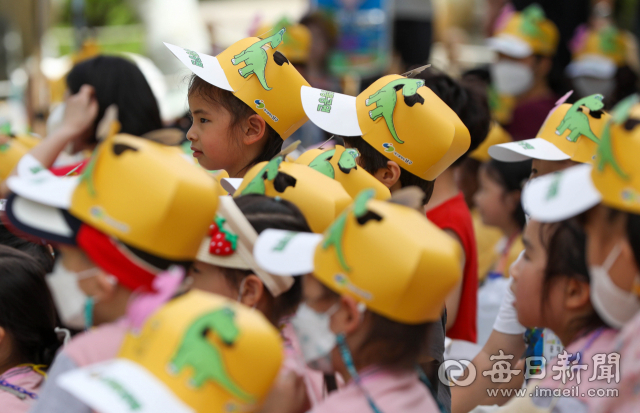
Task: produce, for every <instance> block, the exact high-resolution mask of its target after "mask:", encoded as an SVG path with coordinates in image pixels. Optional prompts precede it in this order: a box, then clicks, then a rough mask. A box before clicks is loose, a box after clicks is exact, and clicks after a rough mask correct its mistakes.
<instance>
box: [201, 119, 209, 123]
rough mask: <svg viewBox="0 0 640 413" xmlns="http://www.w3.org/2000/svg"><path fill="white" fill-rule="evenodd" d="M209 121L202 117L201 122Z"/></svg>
mask: <svg viewBox="0 0 640 413" xmlns="http://www.w3.org/2000/svg"><path fill="white" fill-rule="evenodd" d="M207 122H209V121H208V120H207V119H205V118H200V123H207Z"/></svg>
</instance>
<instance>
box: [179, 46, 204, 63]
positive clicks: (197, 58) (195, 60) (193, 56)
mask: <svg viewBox="0 0 640 413" xmlns="http://www.w3.org/2000/svg"><path fill="white" fill-rule="evenodd" d="M184 51H185V52H187V55H188V56H189V58H190V59H191V64H192V65H194V66H198V67H201V68H203V67H204V66H202V60H201V59H200V55H199V54H198V53H196V52H194V51H193V50H189V49H184Z"/></svg>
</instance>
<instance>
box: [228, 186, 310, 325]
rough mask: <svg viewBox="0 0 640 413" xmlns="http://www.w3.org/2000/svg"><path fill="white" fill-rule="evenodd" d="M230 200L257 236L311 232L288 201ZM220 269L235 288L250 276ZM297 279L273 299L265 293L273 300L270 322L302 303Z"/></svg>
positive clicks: (247, 197)
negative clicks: (276, 231)
mask: <svg viewBox="0 0 640 413" xmlns="http://www.w3.org/2000/svg"><path fill="white" fill-rule="evenodd" d="M234 201H235V203H236V205H238V208H240V211H242V213H243V214H244V216H245V217H246V218H247V220H248V221H249V223H250V224H251V226H252V227H253V229H255V230H256V232H257V233H258V234H260V233H262V231H264V230H266V229H269V228H271V229H282V230H286V231H296V232H311V229H310V228H309V224H307V220H306V219H305V218H304V216H303V215H302V213H301V212H300V210H299V209H298V207H296V206H295V205H294V204H292V203H291V202H289V201H285V200H282V199H275V198H270V197H267V196H264V195H244V196H240V197H238V198H235V199H234ZM221 269H222V272H223V274H224V276H225V279H226V280H227V282H228V283H229V284H231V285H232V286H234V287H236V288H240V283H241V282H242V279H243V278H244V277H246V276H248V275H249V274H253V271H252V270H237V269H233V268H221ZM300 278H301V277H295V278H294V283H293V286H292V287H291V288H290V289H289V290H287V291H286V292H284V293H282V294H281V295H280V296H278V297H276V298H273V297H272V296H271V293H270V292H269V291H268V290H265V291H266V292H267V293H268V294H269V296H271V297H272V298H273V304H274V306H273V308H274V314H273V319H275V320H279V319H281V318H282V317H284V316H287V315H290V314H293V313H294V312H295V311H296V309H297V308H298V304H300V301H301V300H302V281H301V279H300Z"/></svg>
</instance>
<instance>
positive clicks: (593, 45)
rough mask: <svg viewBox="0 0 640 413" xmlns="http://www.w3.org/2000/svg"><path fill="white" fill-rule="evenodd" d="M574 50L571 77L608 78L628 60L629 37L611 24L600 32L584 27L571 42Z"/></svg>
mask: <svg viewBox="0 0 640 413" xmlns="http://www.w3.org/2000/svg"><path fill="white" fill-rule="evenodd" d="M571 49H572V62H571V64H569V66H567V73H568V74H569V76H571V77H575V76H590V77H598V78H609V77H612V76H613V75H614V74H615V71H616V69H617V67H620V66H622V65H624V64H625V62H626V61H627V36H625V33H624V32H622V31H620V30H618V29H617V28H615V27H614V26H612V25H608V26H603V27H602V28H600V29H599V30H594V29H589V28H586V27H585V26H581V27H579V28H578V29H577V30H576V35H575V36H574V38H573V40H572V41H571Z"/></svg>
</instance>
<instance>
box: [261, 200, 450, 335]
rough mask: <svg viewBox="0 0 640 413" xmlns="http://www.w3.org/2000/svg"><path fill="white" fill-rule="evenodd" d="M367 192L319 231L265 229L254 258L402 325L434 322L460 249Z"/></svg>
mask: <svg viewBox="0 0 640 413" xmlns="http://www.w3.org/2000/svg"><path fill="white" fill-rule="evenodd" d="M372 197H373V190H366V191H363V192H362V193H361V194H360V195H359V196H358V197H357V198H356V200H355V201H354V203H353V205H352V206H351V207H349V208H348V209H347V210H345V211H344V212H343V213H342V214H341V215H340V216H339V217H338V218H337V219H336V220H335V222H334V223H333V224H332V225H331V227H330V228H329V229H328V230H327V231H326V232H325V233H324V235H319V234H302V233H298V234H295V233H291V232H287V231H277V230H267V231H265V232H263V233H262V234H260V237H259V239H258V243H257V244H256V247H255V249H254V254H255V256H256V259H257V260H258V262H259V263H260V265H262V266H263V267H264V268H265V269H268V270H269V271H271V272H273V273H276V274H277V273H278V271H284V272H289V273H298V274H306V273H311V272H313V274H314V276H315V277H316V278H317V279H318V280H320V282H322V283H323V284H324V285H326V286H327V287H328V288H330V289H331V290H333V291H335V292H336V293H338V294H344V295H348V296H351V297H353V298H355V299H356V300H358V301H359V302H362V303H364V304H365V305H366V306H367V308H368V309H369V310H371V311H373V312H375V313H377V314H380V315H382V316H384V317H387V318H389V319H391V320H394V321H397V322H400V323H406V324H418V323H425V322H428V321H435V320H438V319H440V317H441V315H442V310H443V308H444V300H445V297H446V296H447V295H448V294H449V292H450V291H451V290H452V289H453V287H454V286H455V284H456V283H457V282H458V280H459V278H460V276H461V273H462V270H461V267H460V261H461V260H460V258H461V250H460V247H459V246H458V244H457V243H456V242H455V240H453V239H452V238H451V237H449V236H447V234H446V233H444V232H443V231H442V230H440V229H439V228H438V227H436V226H435V225H434V224H433V223H431V222H430V221H429V220H427V219H426V217H425V216H424V214H422V213H421V212H418V211H416V210H414V209H411V208H407V207H405V206H402V205H397V204H394V203H388V202H383V201H376V200H372Z"/></svg>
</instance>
